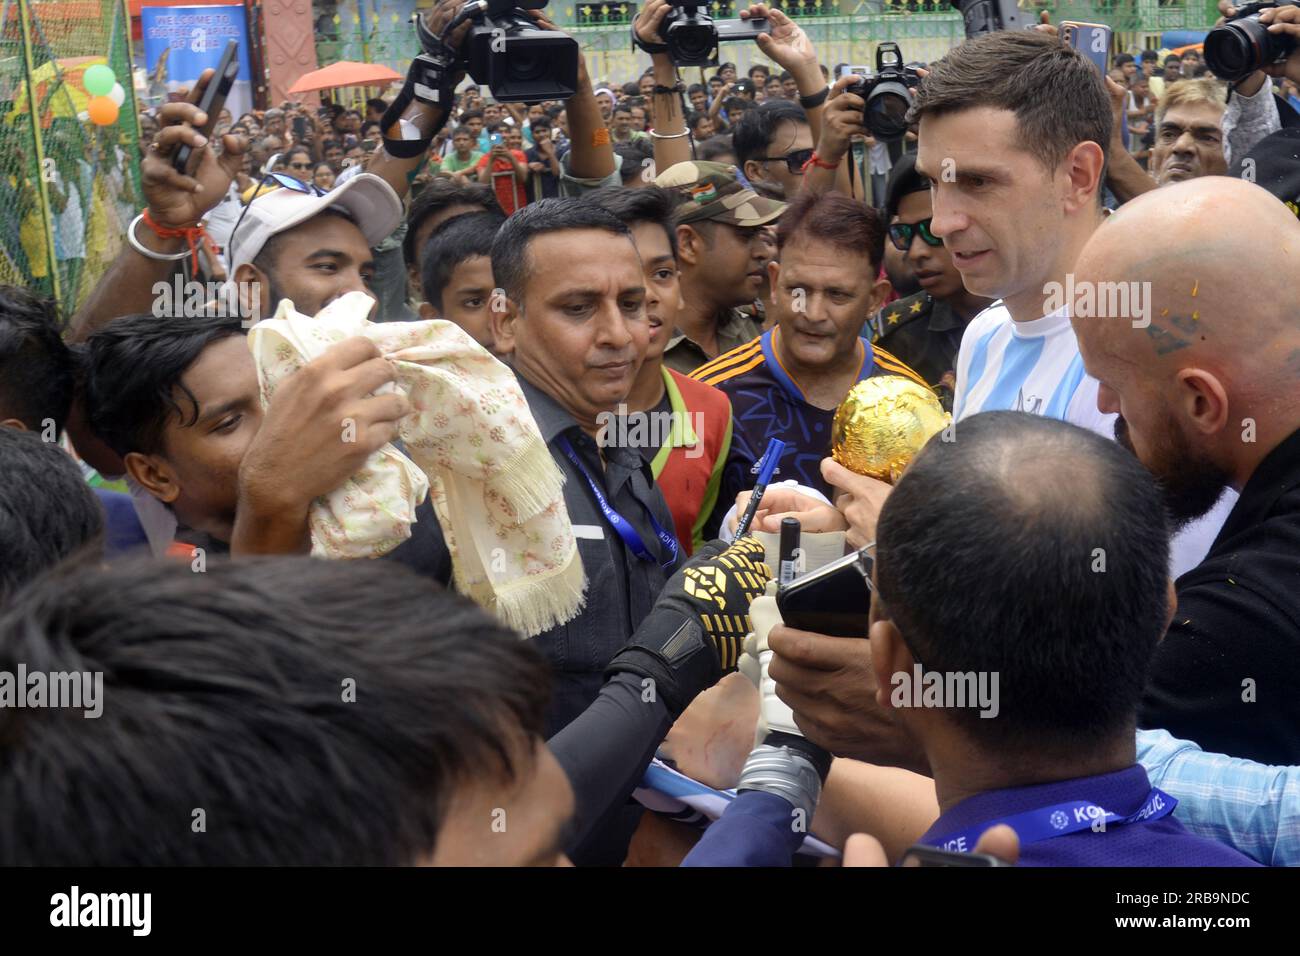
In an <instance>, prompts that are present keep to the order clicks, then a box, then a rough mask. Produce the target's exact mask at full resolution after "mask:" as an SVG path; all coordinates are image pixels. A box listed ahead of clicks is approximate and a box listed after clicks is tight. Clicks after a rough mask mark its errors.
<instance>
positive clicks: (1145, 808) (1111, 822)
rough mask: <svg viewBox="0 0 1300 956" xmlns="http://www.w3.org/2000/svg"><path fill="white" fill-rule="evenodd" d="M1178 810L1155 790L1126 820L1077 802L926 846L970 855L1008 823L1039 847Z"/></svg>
mask: <svg viewBox="0 0 1300 956" xmlns="http://www.w3.org/2000/svg"><path fill="white" fill-rule="evenodd" d="M1176 806H1178V801H1177V800H1175V799H1174V798H1173V797H1171V796H1169V794H1167V793H1165V792H1164V791H1162V790H1159V789H1157V788H1154V787H1153V788H1152V789H1151V792H1150V793H1149V794H1147V799H1146V802H1145V803H1143V804H1142V806H1141V808H1139V809H1138V810H1137V812H1135V813H1130V814H1129V815H1128V816H1126V817H1121V816H1119V815H1118V814H1115V813H1111V812H1109V811H1107V810H1104V809H1102V808H1101V807H1099V806H1097V804H1095V803H1092V802H1090V801H1088V800H1073V801H1070V802H1068V803H1058V804H1055V805H1053V806H1050V807H1040V808H1039V809H1037V810H1029V811H1027V812H1025V813H1017V814H1015V815H1014V816H1010V817H1005V818H1003V819H1000V820H989V821H987V822H986V823H981V824H980V825H979V826H974V827H970V828H968V829H965V830H960V831H958V832H957V833H950V834H948V836H946V837H942V838H941V839H931V840H926V841H925V842H926V843H927V844H928V845H930V846H933V847H938V848H939V849H941V850H957V851H960V852H970V851H972V850H974V849H975V844H976V843H977V842H978V841H979V838H980V836H981V835H982V834H983V833H984V831H985V830H987V829H989V827H994V826H997V825H998V824H999V823H1005V824H1006V825H1007V826H1009V827H1011V829H1013V830H1015V831H1016V833H1017V834H1018V835H1019V836H1020V843H1021V845H1022V846H1023V845H1024V844H1026V843H1037V842H1038V841H1039V840H1048V839H1051V838H1052V837H1058V836H1065V835H1066V834H1068V833H1077V832H1079V831H1080V830H1089V829H1092V828H1094V827H1095V828H1096V829H1098V830H1103V829H1106V830H1108V829H1110V828H1111V827H1120V826H1124V824H1126V823H1142V822H1146V821H1148V820H1159V819H1160V818H1161V817H1167V816H1168V815H1169V814H1171V813H1173V812H1174V807H1176ZM1098 821H1102V822H1098Z"/></svg>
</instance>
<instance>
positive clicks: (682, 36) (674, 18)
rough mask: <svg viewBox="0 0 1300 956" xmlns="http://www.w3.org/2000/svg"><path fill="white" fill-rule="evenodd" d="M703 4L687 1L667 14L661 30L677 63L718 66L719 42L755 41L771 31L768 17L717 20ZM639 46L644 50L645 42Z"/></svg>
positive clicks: (665, 42) (670, 54)
mask: <svg viewBox="0 0 1300 956" xmlns="http://www.w3.org/2000/svg"><path fill="white" fill-rule="evenodd" d="M704 6H705V4H702V3H684V4H682V5H680V6H674V7H673V8H672V9H671V10H669V11H668V14H667V16H665V17H664V21H663V26H662V27H661V28H660V31H659V32H660V34H661V35H662V36H663V38H664V45H665V46H666V47H667V48H668V55H669V56H670V57H672V61H673V63H674V64H676V65H677V66H717V65H718V44H719V43H722V42H726V41H730V40H752V39H753V38H754V37H756V36H758V35H759V34H760V33H771V32H772V26H771V24H770V23H768V21H767V18H766V17H754V18H751V19H749V20H714V19H713V17H711V16H709V15H708V14H707V13H701V12H700V10H701V8H702V7H704ZM634 35H635V34H634ZM638 46H642V48H643V49H644V45H643V44H638ZM648 52H654V51H653V50H651V51H648Z"/></svg>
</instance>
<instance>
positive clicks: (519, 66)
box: [506, 47, 547, 83]
mask: <svg viewBox="0 0 1300 956" xmlns="http://www.w3.org/2000/svg"><path fill="white" fill-rule="evenodd" d="M507 55H508V56H509V59H508V60H507V61H506V63H507V65H508V67H509V70H510V80H511V81H512V82H515V83H520V82H526V81H528V80H540V79H542V78H543V77H544V76H546V71H547V57H546V56H545V55H544V54H543V53H542V51H540V50H538V49H537V48H536V47H533V48H532V49H531V51H530V49H529V48H528V47H523V48H519V47H516V48H515V49H514V50H507Z"/></svg>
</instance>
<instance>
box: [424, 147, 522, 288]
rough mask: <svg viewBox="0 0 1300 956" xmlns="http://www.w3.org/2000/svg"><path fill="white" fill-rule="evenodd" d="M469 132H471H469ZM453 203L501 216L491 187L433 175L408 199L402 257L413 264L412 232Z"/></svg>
mask: <svg viewBox="0 0 1300 956" xmlns="http://www.w3.org/2000/svg"><path fill="white" fill-rule="evenodd" d="M471 135H472V134H471ZM452 206H477V207H478V208H479V209H481V210H482V211H483V212H494V213H497V214H498V215H502V216H504V215H505V213H504V212H502V211H501V204H500V203H499V202H497V197H496V193H494V192H493V191H492V187H491V186H488V185H486V184H484V183H458V182H456V181H455V180H453V179H448V178H446V177H445V176H440V177H436V178H435V179H433V180H432V181H431V182H430V183H429V184H428V185H427V186H425V187H424V189H422V190H420V194H419V195H418V196H416V197H415V198H414V199H412V200H411V208H410V210H409V211H408V212H407V214H406V235H405V236H403V237H402V259H403V260H405V262H406V264H407V265H408V266H410V265H415V261H416V257H415V254H416V252H417V251H418V250H416V248H415V235H416V233H418V232H419V231H420V227H421V226H423V225H424V223H425V221H426V220H427V219H429V218H430V217H431V216H436V215H437V214H438V213H440V212H442V211H443V210H444V209H450V208H451V207H452Z"/></svg>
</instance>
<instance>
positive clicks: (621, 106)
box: [612, 100, 632, 115]
mask: <svg viewBox="0 0 1300 956" xmlns="http://www.w3.org/2000/svg"><path fill="white" fill-rule="evenodd" d="M612 112H613V113H628V114H629V115H630V114H631V112H632V106H631V105H630V104H629V103H628V102H627V100H623V101H622V102H620V103H617V104H615V106H614V109H613V111H612Z"/></svg>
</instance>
